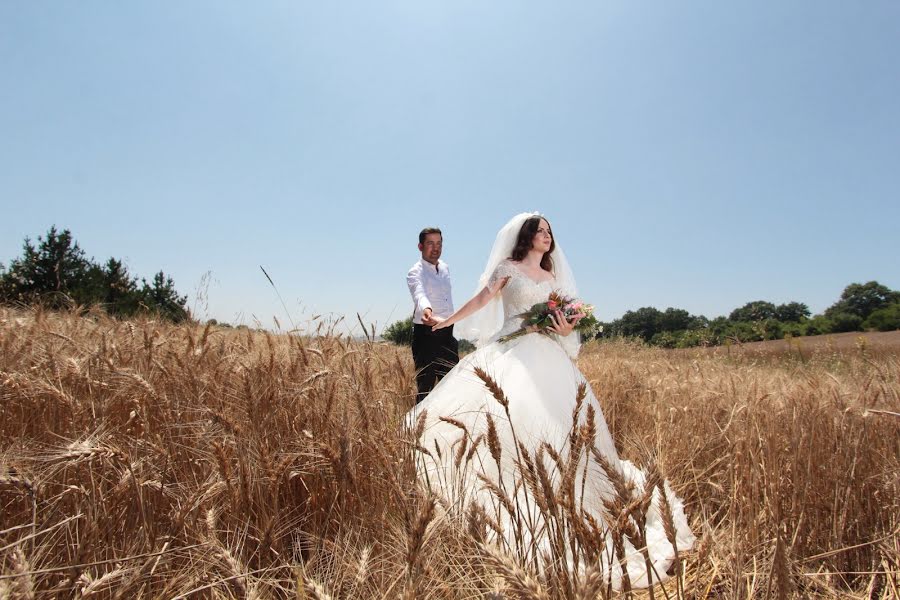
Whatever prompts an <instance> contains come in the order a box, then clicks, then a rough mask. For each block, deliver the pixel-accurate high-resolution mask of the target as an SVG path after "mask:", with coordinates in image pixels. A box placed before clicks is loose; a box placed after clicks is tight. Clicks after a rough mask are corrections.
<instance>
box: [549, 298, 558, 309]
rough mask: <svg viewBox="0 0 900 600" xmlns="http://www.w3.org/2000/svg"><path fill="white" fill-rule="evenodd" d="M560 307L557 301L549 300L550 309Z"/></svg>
mask: <svg viewBox="0 0 900 600" xmlns="http://www.w3.org/2000/svg"><path fill="white" fill-rule="evenodd" d="M558 307H559V305H558V304H557V303H556V302H554V301H553V300H550V301H549V302H547V308H549V309H550V310H556V309H557V308H558Z"/></svg>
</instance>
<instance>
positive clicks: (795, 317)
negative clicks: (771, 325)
mask: <svg viewBox="0 0 900 600" xmlns="http://www.w3.org/2000/svg"><path fill="white" fill-rule="evenodd" d="M810 314H811V313H810V310H809V307H808V306H807V305H806V304H804V303H802V302H788V303H787V304H779V305H778V306H777V307H776V308H775V318H776V319H778V320H779V321H783V322H785V323H801V322H803V321H804V320H805V319H807V318H808V317H809V315H810Z"/></svg>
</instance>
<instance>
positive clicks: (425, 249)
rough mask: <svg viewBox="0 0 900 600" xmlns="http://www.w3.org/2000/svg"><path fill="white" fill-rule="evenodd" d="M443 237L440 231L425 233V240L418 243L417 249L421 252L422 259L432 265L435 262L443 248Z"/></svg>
mask: <svg viewBox="0 0 900 600" xmlns="http://www.w3.org/2000/svg"><path fill="white" fill-rule="evenodd" d="M443 245H444V239H443V237H442V236H441V234H440V233H427V234H425V241H423V242H422V243H421V244H419V251H420V252H421V253H422V259H423V260H425V261H426V262H430V263H431V264H433V265H436V264H437V261H438V259H439V258H440V257H441V250H443Z"/></svg>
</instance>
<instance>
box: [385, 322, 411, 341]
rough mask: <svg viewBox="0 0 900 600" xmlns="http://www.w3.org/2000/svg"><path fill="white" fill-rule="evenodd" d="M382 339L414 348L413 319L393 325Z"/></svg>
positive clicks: (386, 330)
mask: <svg viewBox="0 0 900 600" xmlns="http://www.w3.org/2000/svg"><path fill="white" fill-rule="evenodd" d="M381 337H383V338H384V339H386V340H387V341H389V342H394V343H395V344H398V345H401V346H412V338H413V318H412V317H409V318H406V319H402V320H400V321H395V322H394V323H391V324H390V325H389V326H388V328H387V329H385V330H384V334H382V336H381Z"/></svg>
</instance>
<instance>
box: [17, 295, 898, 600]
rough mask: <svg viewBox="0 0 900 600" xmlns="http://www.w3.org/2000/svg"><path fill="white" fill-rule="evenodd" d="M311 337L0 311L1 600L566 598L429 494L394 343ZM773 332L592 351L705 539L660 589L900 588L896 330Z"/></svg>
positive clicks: (608, 409) (858, 594) (640, 456)
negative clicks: (860, 338) (883, 337)
mask: <svg viewBox="0 0 900 600" xmlns="http://www.w3.org/2000/svg"><path fill="white" fill-rule="evenodd" d="M322 333H323V335H320V336H313V337H304V338H299V337H295V336H284V335H272V334H266V333H260V332H253V331H249V330H245V331H235V330H229V329H219V328H215V327H206V328H203V327H197V326H192V325H181V326H173V325H168V324H164V323H158V322H152V321H133V322H119V321H114V320H110V319H108V318H105V317H102V316H90V315H89V316H87V317H78V316H72V315H56V314H46V313H40V312H38V313H23V312H15V311H9V310H0V597H13V598H18V597H22V598H31V597H35V598H40V597H47V598H49V597H73V598H74V597H118V598H137V597H144V598H156V597H177V596H179V595H190V597H197V598H230V597H234V598H268V597H275V598H298V597H299V598H325V597H333V598H398V597H407V598H554V599H556V598H564V597H566V596H565V595H564V594H563V592H562V591H561V590H560V589H558V588H556V587H554V586H553V585H552V584H550V583H548V582H547V581H544V580H542V576H541V574H540V573H534V572H532V571H530V570H529V566H528V565H524V564H521V563H520V561H518V558H517V557H515V556H513V557H506V558H504V559H503V560H505V561H506V562H503V560H500V559H498V557H497V556H491V555H485V553H484V552H479V551H476V550H475V549H474V548H475V544H474V539H473V537H472V536H473V533H472V532H471V531H469V530H468V529H467V528H466V527H465V524H459V523H456V522H454V521H452V520H450V519H448V518H446V517H445V516H444V515H443V514H442V513H441V511H439V510H438V511H434V510H432V509H430V508H429V506H430V505H429V502H428V500H427V499H426V498H423V497H422V495H421V493H420V488H419V486H418V485H417V483H416V479H415V475H414V470H413V468H412V466H411V462H410V443H409V439H408V436H407V434H405V433H404V432H403V430H402V428H401V426H400V425H401V422H402V418H403V415H404V414H405V412H406V410H407V409H408V408H409V402H410V401H411V398H412V390H413V383H412V376H413V367H412V361H411V357H410V356H409V351H408V349H407V348H398V347H394V346H391V345H386V344H373V343H366V342H356V341H350V340H347V339H344V338H340V337H335V336H332V335H327V332H322ZM851 335H852V334H851ZM828 337H835V338H837V337H839V336H828ZM848 339H849V338H848ZM795 342H796V340H795ZM768 344H772V345H769V346H766V347H765V351H759V350H760V349H759V348H756V345H754V344H745V345H744V346H742V347H738V346H732V347H729V348H718V349H715V350H714V351H711V350H682V351H667V350H661V349H651V348H644V347H639V346H633V345H629V344H624V343H607V344H590V345H588V346H586V347H585V348H584V350H583V352H582V355H581V358H580V360H579V365H580V367H581V369H582V371H583V372H584V373H585V375H586V377H587V378H588V379H589V380H590V382H591V385H592V387H593V389H594V391H595V393H596V394H597V396H598V397H599V399H600V401H601V404H602V405H603V408H604V412H605V415H606V418H607V421H608V423H609V426H610V429H611V431H612V433H613V436H614V437H615V440H616V443H617V446H618V448H619V450H620V453H621V454H622V455H623V457H624V458H629V459H631V460H633V461H635V462H638V463H641V462H646V461H648V460H649V459H651V458H652V459H653V460H655V461H656V462H657V463H658V464H659V466H660V468H661V470H662V472H663V473H664V475H665V476H666V477H667V478H668V479H669V481H670V482H671V484H672V486H673V487H674V488H675V489H676V491H677V492H678V493H679V495H681V497H682V498H684V500H685V504H686V512H687V514H688V518H689V519H690V521H691V523H692V526H693V528H694V530H695V532H696V533H697V535H698V538H700V539H701V541H700V543H699V544H698V548H697V549H695V550H694V551H691V552H690V553H688V554H687V555H685V557H684V567H685V568H684V572H683V576H682V584H683V586H682V587H683V589H679V586H678V585H676V584H677V582H674V581H673V582H671V584H670V585H667V587H666V589H665V590H662V589H660V588H657V589H656V591H655V594H656V597H657V598H660V597H665V595H666V594H667V595H670V596H671V597H675V596H681V597H689V598H705V597H709V598H714V597H728V598H766V597H770V596H771V597H795V598H810V597H823V598H834V597H847V598H851V597H852V598H898V597H900V593H898V587H897V586H898V585H900V575H898V569H900V564H898V562H900V535H898V527H900V355H898V353H897V352H896V351H895V348H896V346H890V345H887V346H880V345H876V344H875V343H874V342H873V343H868V342H867V343H857V342H856V341H853V342H852V343H851V342H846V343H843V342H842V341H839V342H836V343H832V344H828V343H823V344H822V345H821V346H820V347H814V346H813V345H812V344H807V343H806V341H805V340H801V341H800V343H799V344H797V343H793V344H792V343H791V342H781V343H780V344H781V345H782V346H783V349H779V347H778V346H775V345H774V344H779V343H778V342H769V343H768ZM514 403H515V399H514V398H511V399H510V404H511V406H512V408H513V409H514ZM432 506H433V505H432ZM573 589H574V592H572V594H571V595H570V597H579V596H578V594H580V593H582V592H583V591H584V589H585V587H584V586H582V587H579V585H577V582H576V585H575V586H574V587H573ZM638 595H639V596H641V597H647V596H648V594H647V592H640V593H639V594H638ZM585 597H586V596H585Z"/></svg>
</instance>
